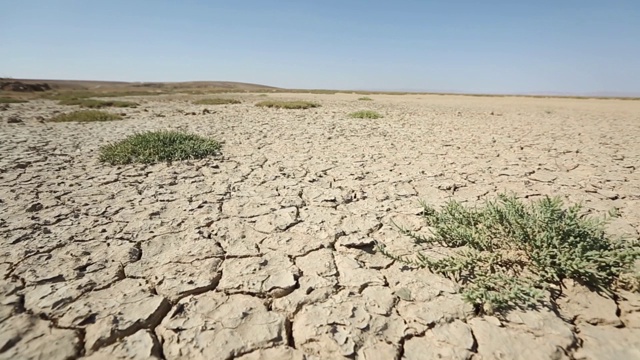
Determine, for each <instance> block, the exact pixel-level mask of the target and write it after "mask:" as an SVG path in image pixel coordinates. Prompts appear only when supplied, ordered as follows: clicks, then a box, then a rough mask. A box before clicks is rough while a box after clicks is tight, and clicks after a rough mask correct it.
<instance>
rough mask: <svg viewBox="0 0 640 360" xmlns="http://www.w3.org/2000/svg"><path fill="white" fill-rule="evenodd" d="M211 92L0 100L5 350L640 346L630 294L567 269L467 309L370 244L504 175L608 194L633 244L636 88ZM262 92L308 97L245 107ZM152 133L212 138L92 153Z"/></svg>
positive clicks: (594, 354) (206, 355) (619, 354)
mask: <svg viewBox="0 0 640 360" xmlns="http://www.w3.org/2000/svg"><path fill="white" fill-rule="evenodd" d="M225 96H228V97H233V98H237V99H240V100H242V101H243V103H242V104H239V105H221V106H206V105H192V104H191V102H190V101H189V100H190V99H196V98H198V97H195V96H192V97H190V98H187V97H181V96H176V95H171V96H165V95H158V96H153V97H147V98H142V97H137V98H136V97H133V98H126V99H123V100H133V101H138V102H139V103H140V104H141V105H140V106H139V107H138V108H135V109H124V110H123V109H117V110H107V111H114V112H117V113H125V114H126V115H125V120H122V121H112V122H101V123H49V122H47V121H46V120H47V119H49V118H51V117H52V116H53V115H54V114H55V113H56V112H68V111H71V110H72V109H73V107H65V106H61V105H58V104H57V103H56V102H54V101H50V100H33V101H31V102H29V103H23V104H10V105H4V106H3V109H4V110H3V111H0V118H2V120H1V122H0V154H1V156H0V300H1V301H0V359H77V358H83V359H149V358H158V359H243V360H248V359H342V358H349V359H437V358H446V359H640V295H639V294H638V293H632V292H625V291H620V292H619V293H618V294H617V295H616V296H615V297H613V298H610V297H606V296H603V295H600V294H597V293H594V292H591V291H589V290H588V289H586V288H583V287H581V286H579V285H577V284H570V283H567V284H566V289H565V290H564V293H563V295H562V296H561V297H560V298H559V299H558V300H557V301H556V302H555V305H554V306H551V307H550V308H540V309H538V310H536V311H519V310H517V311H512V312H510V313H508V314H505V315H499V316H477V315H476V314H474V312H473V308H472V307H471V306H469V305H467V304H465V303H464V302H463V300H462V298H461V296H460V294H459V293H458V290H459V289H458V285H457V284H456V283H454V282H452V281H450V280H449V279H446V278H443V277H441V276H438V275H434V274H431V273H429V272H428V271H427V270H418V269H414V268H411V267H408V266H404V265H402V264H398V263H394V262H393V261H391V260H390V259H388V258H386V257H385V256H383V255H381V254H379V253H377V252H376V250H375V245H376V243H379V244H384V245H386V246H387V247H388V249H389V250H390V251H393V252H395V253H397V254H403V253H404V254H410V253H412V252H413V250H414V247H413V245H412V244H411V241H410V240H409V239H407V238H406V237H404V236H402V235H400V234H399V233H398V231H397V230H396V229H395V228H394V227H393V226H392V225H391V222H392V221H394V222H396V223H398V224H401V225H403V226H405V227H407V228H410V229H414V230H420V229H421V228H422V227H423V226H424V224H423V222H422V219H421V218H420V216H419V212H420V205H419V200H424V201H426V202H428V203H430V204H434V205H439V204H443V203H444V202H445V201H447V200H448V199H455V200H458V201H463V202H467V203H470V204H474V203H478V202H479V201H482V200H483V199H486V198H487V197H493V196H495V195H496V194H498V193H500V192H505V191H506V192H515V193H516V194H517V195H518V196H520V197H523V198H527V199H535V198H536V197H540V196H544V195H558V196H561V197H563V198H565V199H566V200H567V201H568V202H582V203H583V204H584V206H585V208H586V209H589V211H590V212H591V213H592V214H593V215H603V214H605V213H606V212H607V211H609V210H610V209H612V208H616V209H617V210H618V211H619V213H620V214H621V217H620V218H618V219H616V220H615V221H614V222H612V223H611V224H610V225H609V231H610V232H611V233H612V234H618V235H625V236H627V237H629V238H636V239H637V238H638V232H639V231H640V169H638V167H640V101H632V100H627V101H625V100H598V99H559V98H548V99H545V98H526V97H472V96H452V95H446V96H444V95H369V97H371V98H373V99H374V101H358V100H357V99H358V98H359V97H361V95H357V94H335V95H329V94H327V95H322V94H302V93H295V94H293V93H291V94H286V93H277V94H273V93H272V94H269V95H268V97H264V96H259V95H258V94H236V95H233V94H228V95H225ZM267 99H284V100H310V101H315V102H318V103H320V104H321V105H322V106H321V107H319V108H315V109H308V110H279V109H266V108H259V107H255V106H254V104H255V103H256V102H258V101H261V100H267ZM205 109H207V110H208V111H204V110H205ZM358 110H374V111H377V112H379V113H381V114H382V115H383V116H384V117H383V118H381V119H375V120H370V119H352V118H349V117H348V114H349V113H351V112H353V111H358ZM9 120H11V121H9ZM159 129H181V130H185V131H189V132H193V133H197V134H200V135H204V136H211V137H213V138H215V139H218V140H220V141H223V142H224V145H223V154H222V155H221V156H219V157H217V158H209V159H205V160H198V161H186V162H180V163H173V164H171V165H168V164H157V165H151V166H145V165H127V166H109V165H105V164H102V163H100V162H99V161H98V149H99V147H100V146H102V145H104V144H107V143H110V142H114V141H117V140H120V139H122V138H124V137H126V136H127V135H130V134H133V133H136V132H142V131H146V130H159Z"/></svg>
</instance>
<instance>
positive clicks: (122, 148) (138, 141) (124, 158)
mask: <svg viewBox="0 0 640 360" xmlns="http://www.w3.org/2000/svg"><path fill="white" fill-rule="evenodd" d="M220 148H221V145H220V143H219V142H217V141H215V140H212V139H208V138H204V137H201V136H198V135H192V134H187V133H183V132H179V131H150V132H146V133H141V134H135V135H131V136H129V137H127V138H125V139H124V140H122V141H119V142H117V143H113V144H109V145H106V146H103V147H102V148H100V161H102V162H106V163H109V164H112V165H117V164H130V163H143V164H153V163H159V162H172V161H181V160H191V159H201V158H204V157H207V156H212V155H217V154H219V152H220Z"/></svg>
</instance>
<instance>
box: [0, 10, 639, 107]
mask: <svg viewBox="0 0 640 360" xmlns="http://www.w3.org/2000/svg"><path fill="white" fill-rule="evenodd" d="M0 76H10V77H14V78H40V79H91V80H123V81H191V80H227V81H242V82H251V83H259V84H265V85H272V86H279V87H289V88H316V89H321V88H322V89H369V90H410V91H455V92H478V93H534V92H535V93H539V92H546V93H579V94H586V93H616V94H617V93H626V94H636V95H637V94H640V0H553V1H550V0H534V1H524V0H522V1H520V0H500V1H497V0H484V1H478V0H450V1H445V0H437V1H435V0H433V1H429V0H398V1H390V0H386V1H384V0H380V1H379V0H367V1H365V0H343V1H338V0H316V1H314V0H244V1H243V0H225V1H214V0H209V1H206V0H200V1H195V0H128V1H125V0H106V1H98V0H0Z"/></svg>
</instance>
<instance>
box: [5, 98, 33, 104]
mask: <svg viewBox="0 0 640 360" xmlns="http://www.w3.org/2000/svg"><path fill="white" fill-rule="evenodd" d="M26 102H28V101H26V100H20V99H12V98H5V97H0V104H20V103H26Z"/></svg>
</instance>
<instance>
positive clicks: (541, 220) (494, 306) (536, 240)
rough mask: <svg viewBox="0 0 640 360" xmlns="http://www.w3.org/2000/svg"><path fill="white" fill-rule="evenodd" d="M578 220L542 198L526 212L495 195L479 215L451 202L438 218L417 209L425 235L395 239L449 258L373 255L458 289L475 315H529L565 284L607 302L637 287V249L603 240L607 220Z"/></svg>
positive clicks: (577, 214)
mask: <svg viewBox="0 0 640 360" xmlns="http://www.w3.org/2000/svg"><path fill="white" fill-rule="evenodd" d="M583 215H584V214H583V213H582V211H581V207H580V205H573V206H571V207H568V208H565V207H564V205H563V202H562V200H560V199H559V198H549V197H546V198H544V199H541V200H539V201H537V202H533V203H531V204H529V205H526V204H524V203H523V202H521V201H520V200H518V199H517V198H516V197H515V196H507V195H504V194H502V195H500V196H499V198H498V200H497V201H487V202H486V203H485V205H484V206H483V207H480V208H469V207H465V206H463V205H461V204H460V203H458V202H455V201H451V202H449V203H447V204H446V205H445V206H443V207H442V208H441V209H440V210H436V209H434V208H432V207H430V206H428V205H426V204H423V216H424V220H425V222H426V225H427V226H429V227H430V229H431V235H430V236H424V235H420V234H416V233H415V232H412V231H409V230H406V229H403V228H401V227H399V229H400V231H401V232H402V233H404V234H405V235H408V236H409V237H411V239H413V241H414V242H415V243H416V244H420V245H422V246H426V247H433V246H441V247H448V248H453V249H455V250H454V251H453V255H451V256H446V257H443V258H438V259H436V258H432V257H430V256H427V255H424V254H423V253H421V252H419V253H418V254H417V256H416V258H415V259H409V258H407V257H396V256H394V255H392V254H390V253H388V252H387V251H386V250H385V249H384V248H379V250H380V251H381V252H382V253H384V254H385V255H387V256H389V257H391V258H393V259H395V260H399V261H401V262H405V263H409V264H413V265H416V266H419V267H427V268H429V269H430V270H431V271H432V272H434V273H439V274H442V275H445V276H447V277H449V278H452V279H454V280H456V281H458V282H460V284H461V286H462V295H463V297H464V299H465V300H466V301H468V302H470V303H472V304H473V305H475V307H476V310H477V311H478V312H479V313H492V312H496V311H503V310H508V309H510V308H513V307H518V308H524V307H535V306H536V305H537V304H539V303H540V302H541V301H543V299H544V298H545V294H548V293H549V292H550V291H552V290H553V288H554V287H556V288H558V287H560V286H561V284H562V280H564V279H573V280H575V281H578V282H579V283H582V284H584V285H586V286H588V287H590V288H592V289H596V290H599V291H602V292H605V293H608V294H611V293H612V292H613V291H614V289H615V288H616V287H625V288H629V287H632V286H636V287H637V284H636V283H635V282H636V281H637V280H638V274H637V273H636V274H635V275H634V274H633V264H634V261H636V259H639V258H640V245H639V244H638V243H637V242H635V241H624V240H622V239H616V240H614V239H610V238H608V237H607V236H606V234H605V231H604V225H605V224H606V218H605V219H595V218H588V217H585V216H583ZM634 284H635V285H634Z"/></svg>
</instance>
